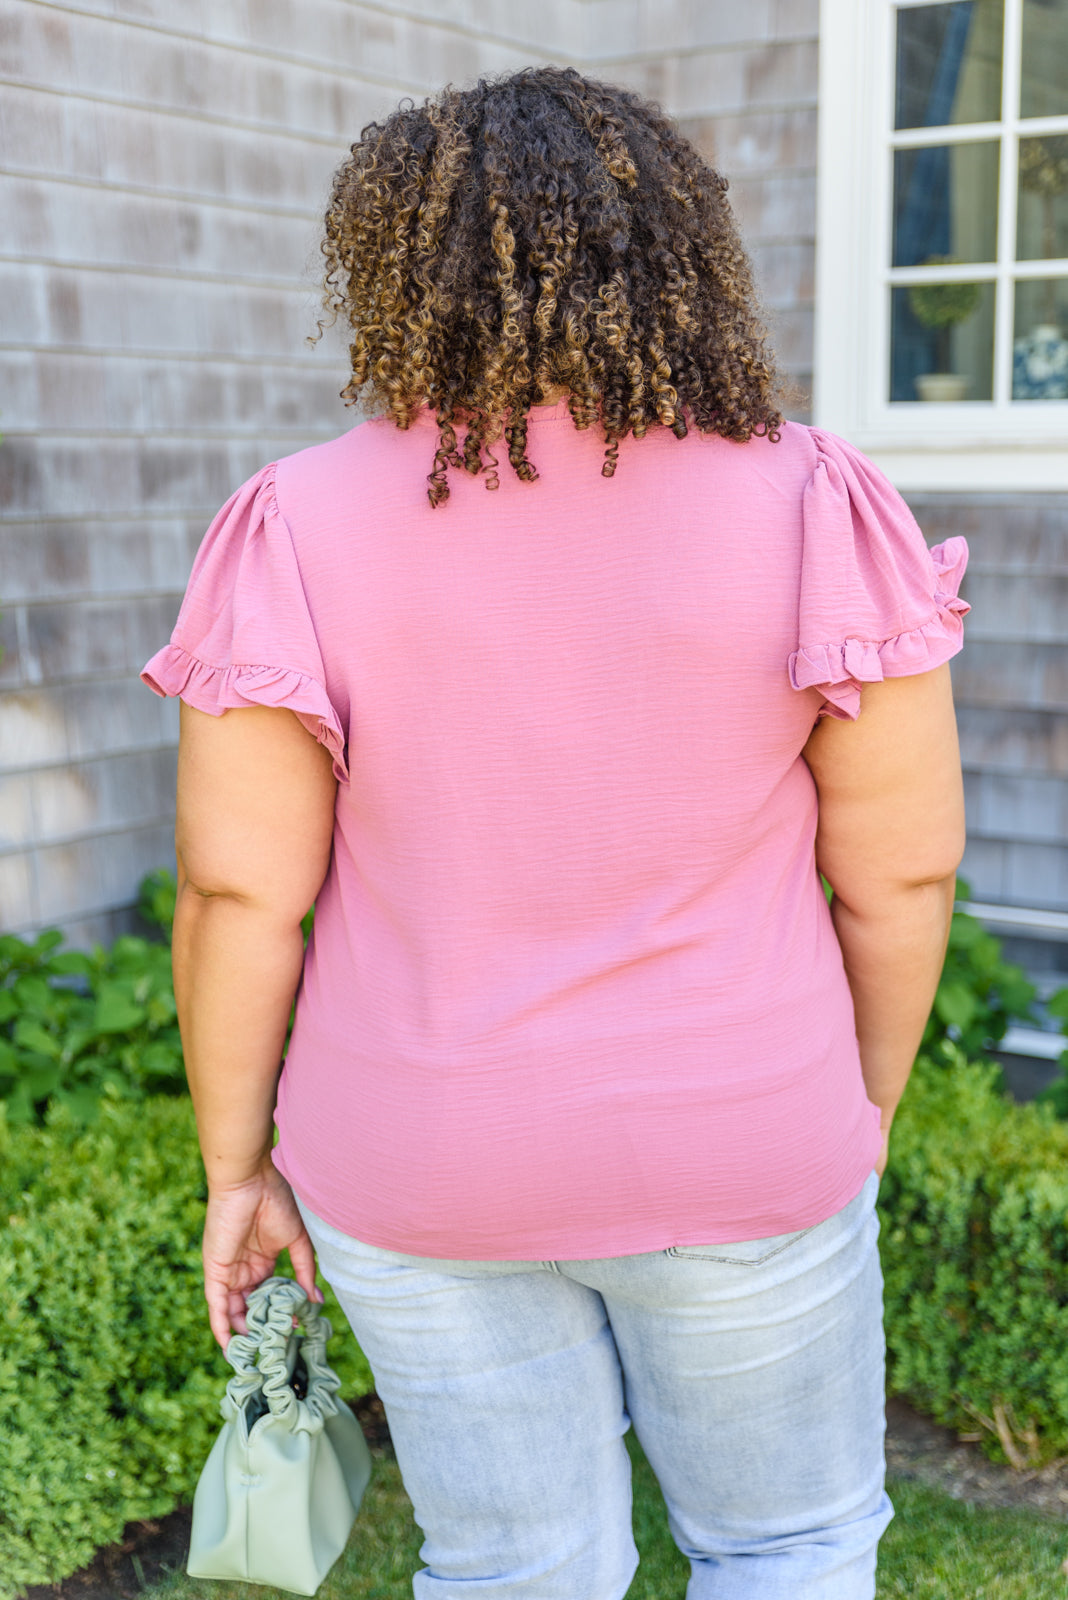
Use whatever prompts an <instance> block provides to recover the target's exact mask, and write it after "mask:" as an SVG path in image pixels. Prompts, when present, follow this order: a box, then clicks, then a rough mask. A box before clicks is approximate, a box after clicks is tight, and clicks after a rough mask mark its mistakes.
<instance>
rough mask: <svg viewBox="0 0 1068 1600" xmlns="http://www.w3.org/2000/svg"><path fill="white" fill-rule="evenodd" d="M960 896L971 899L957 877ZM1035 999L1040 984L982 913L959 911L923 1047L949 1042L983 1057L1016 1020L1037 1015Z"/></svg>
mask: <svg viewBox="0 0 1068 1600" xmlns="http://www.w3.org/2000/svg"><path fill="white" fill-rule="evenodd" d="M957 898H958V899H960V900H965V901H966V900H968V899H970V898H971V888H970V886H969V884H967V883H966V882H965V881H964V879H963V878H958V880H957ZM1034 1000H1035V986H1034V984H1033V983H1031V982H1030V981H1029V979H1028V978H1027V975H1026V973H1025V972H1024V970H1023V968H1022V967H1018V966H1015V965H1014V964H1013V963H1012V962H1011V961H1006V960H1005V958H1004V956H1003V955H1002V950H1001V941H1000V940H999V939H997V938H996V937H995V936H994V935H993V934H992V933H988V932H987V931H986V929H985V928H984V927H983V924H982V923H981V922H980V921H979V919H978V918H977V917H973V916H971V915H970V914H969V913H968V912H964V911H955V912H954V913H953V920H952V923H951V925H950V932H949V946H948V948H947V950H946V959H945V963H944V965H943V968H942V976H941V978H940V979H939V983H938V990H937V992H936V994H935V1000H934V1005H933V1006H932V1008H931V1015H930V1017H929V1018H928V1021H927V1026H926V1028H925V1029H924V1034H923V1043H922V1045H921V1049H922V1050H925V1051H926V1052H928V1054H930V1053H931V1052H932V1050H933V1048H934V1046H935V1045H936V1044H937V1043H938V1042H939V1041H941V1040H946V1041H948V1042H949V1043H951V1044H955V1045H958V1046H959V1048H960V1050H961V1052H962V1053H963V1054H964V1055H965V1056H967V1057H968V1059H969V1060H970V1061H976V1060H981V1059H983V1058H984V1057H985V1056H986V1055H987V1053H988V1052H989V1051H990V1050H992V1049H993V1048H994V1047H995V1046H996V1045H997V1044H998V1042H999V1040H1001V1039H1003V1038H1004V1037H1005V1033H1006V1031H1007V1029H1008V1027H1009V1025H1010V1023H1012V1022H1013V1021H1029V1020H1031V1019H1032V1018H1033V1016H1034Z"/></svg>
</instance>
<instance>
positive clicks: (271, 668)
mask: <svg viewBox="0 0 1068 1600" xmlns="http://www.w3.org/2000/svg"><path fill="white" fill-rule="evenodd" d="M141 678H142V681H143V682H145V683H147V685H148V687H149V688H150V689H153V690H155V692H156V694H159V695H179V696H181V698H182V699H183V700H185V701H186V702H187V704H189V705H191V706H194V707H195V708H196V709H197V710H198V711H206V712H207V713H208V714H209V716H213V717H218V716H221V715H222V713H223V712H224V711H228V710H230V709H231V708H233V707H238V706H284V707H286V708H287V709H288V710H290V711H293V712H295V713H296V715H297V716H298V717H299V719H300V721H301V722H302V723H303V725H304V727H305V728H307V730H308V732H309V733H310V734H312V735H313V737H314V738H316V739H317V740H318V741H319V743H320V744H322V745H325V747H326V749H327V750H329V752H330V755H331V757H332V758H333V763H334V774H335V776H336V777H337V778H338V779H339V780H341V781H346V780H347V779H348V768H347V765H346V761H345V735H344V733H343V731H342V726H341V719H340V718H339V716H338V714H337V711H336V709H335V708H334V706H333V705H332V703H331V701H330V697H329V695H328V694H327V692H326V674H325V672H324V670H323V659H322V655H321V653H320V648H319V641H318V639H317V638H316V634H315V627H314V625H313V622H312V618H311V613H310V611H309V608H308V599H307V596H306V594H305V591H304V586H303V583H302V581H301V575H300V567H299V565H298V562H297V556H296V552H295V550H294V548H293V540H292V537H291V535H290V531H289V528H288V527H287V525H286V523H285V520H284V519H283V517H282V514H281V512H280V511H279V509H278V501H277V497H276V493H275V481H274V466H273V465H272V466H269V467H265V468H264V469H263V470H262V471H261V472H258V473H257V474H256V476H255V477H253V478H250V479H249V481H248V482H247V483H246V484H244V485H243V486H242V488H240V489H239V490H238V491H237V493H236V494H235V495H233V496H232V498H231V499H230V500H228V501H227V503H226V505H225V506H224V507H223V508H222V510H221V511H220V512H219V515H218V516H217V517H216V518H215V520H214V522H213V523H212V524H211V527H210V528H209V529H208V531H207V533H206V534H205V536H204V539H203V541H202V543H201V546H200V549H199V550H198V552H197V556H196V560H195V561H194V563H193V571H192V573H191V575H190V578H189V585H188V587H187V589H186V592H185V598H184V599H183V601H182V606H181V610H180V611H179V613H178V621H177V622H176V623H175V626H174V632H173V633H172V634H171V642H170V644H168V645H165V646H164V648H163V649H162V650H160V651H158V652H157V654H156V655H154V656H153V657H152V659H151V661H149V662H148V663H147V664H146V665H145V667H144V669H143V670H142V672H141Z"/></svg>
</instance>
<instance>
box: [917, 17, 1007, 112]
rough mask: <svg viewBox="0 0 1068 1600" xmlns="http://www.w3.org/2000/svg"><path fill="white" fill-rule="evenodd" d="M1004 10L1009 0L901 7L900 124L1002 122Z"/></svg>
mask: <svg viewBox="0 0 1068 1600" xmlns="http://www.w3.org/2000/svg"><path fill="white" fill-rule="evenodd" d="M1003 10H1004V7H1003V0H953V3H952V4H948V5H934V6H909V7H903V8H900V9H899V10H898V13H897V75H896V90H895V102H896V103H895V107H894V127H895V128H937V127H946V126H947V125H953V124H955V123H960V122H996V121H997V120H998V118H999V117H1000V116H1001V35H1002V18H1003Z"/></svg>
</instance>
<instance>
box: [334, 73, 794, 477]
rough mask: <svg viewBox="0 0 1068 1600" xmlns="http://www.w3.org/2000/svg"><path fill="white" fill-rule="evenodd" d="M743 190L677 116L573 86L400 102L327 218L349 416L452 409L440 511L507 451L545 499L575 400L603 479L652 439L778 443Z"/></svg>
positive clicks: (521, 86)
mask: <svg viewBox="0 0 1068 1600" xmlns="http://www.w3.org/2000/svg"><path fill="white" fill-rule="evenodd" d="M727 186H728V185H727V180H726V178H724V177H722V176H721V175H720V174H719V173H717V172H715V171H713V170H712V168H711V167H709V166H708V165H707V163H706V162H705V161H704V160H703V159H702V158H701V156H700V155H699V154H698V152H697V151H696V150H695V149H694V148H693V146H692V145H691V144H689V143H688V142H687V140H686V139H684V138H683V137H682V135H681V134H680V133H679V131H678V129H677V128H676V127H675V125H674V123H673V122H672V121H671V120H670V119H669V118H668V117H667V116H666V115H665V114H664V113H663V112H662V111H661V110H660V109H659V107H657V106H655V105H652V104H650V103H649V102H647V101H644V100H642V99H641V98H640V97H639V96H638V95H636V94H633V93H631V92H630V91H629V90H626V89H621V88H617V87H615V86H613V85H611V84H605V83H600V82H597V81H595V80H592V79H589V78H585V77H583V76H582V75H580V74H579V73H578V72H576V71H574V70H573V69H572V68H569V67H536V68H534V67H530V68H525V69H524V70H522V71H520V72H516V73H513V74H511V75H509V76H507V77H499V78H482V79H480V80H479V81H478V83H477V84H476V85H475V87H474V88H472V89H461V90H458V89H453V88H451V87H449V88H446V89H444V90H443V91H442V92H441V93H440V94H438V95H436V96H433V97H431V98H429V99H428V100H426V101H425V102H424V103H423V104H422V105H420V106H416V105H414V104H413V103H412V102H411V101H410V100H409V101H402V103H401V105H400V106H399V107H398V109H397V110H396V111H395V112H393V114H392V115H391V116H389V117H387V118H386V120H385V121H384V122H380V123H379V122H372V123H369V124H368V126H367V127H366V128H364V130H363V132H362V133H361V135H360V138H359V141H358V142H357V143H356V144H354V145H353V146H352V148H351V152H350V155H349V157H348V158H347V159H346V160H345V161H344V162H343V163H342V165H341V166H340V167H339V169H338V171H337V173H336V175H335V178H334V185H333V191H332V194H331V198H330V204H329V208H328V210H327V214H326V236H325V239H324V241H323V246H322V249H323V254H324V255H325V257H326V263H327V266H326V276H325V293H324V305H325V306H326V308H327V311H328V312H329V313H330V316H331V318H336V317H338V316H340V317H343V318H344V319H346V320H347V321H348V323H349V324H350V325H351V329H352V334H353V337H352V343H351V345H350V358H351V363H352V373H351V376H350V378H349V381H348V383H347V384H346V385H345V387H344V389H342V391H341V395H342V398H343V399H344V400H345V401H346V402H347V403H349V404H353V403H355V402H357V401H358V400H360V399H361V398H362V399H363V402H364V406H365V409H367V410H368V411H369V412H372V413H374V414H379V415H382V414H384V415H387V416H389V417H391V418H392V420H393V421H394V422H395V423H396V424H397V426H398V427H400V428H407V427H408V426H410V424H411V422H412V420H413V418H414V416H415V415H416V413H417V411H418V410H419V409H420V408H421V407H422V406H423V405H429V406H430V407H432V408H433V412H434V415H435V417H436V420H437V426H438V429H439V435H440V437H439V442H438V448H437V450H436V452H435V455H434V462H433V468H432V470H431V472H430V473H429V475H428V479H427V481H428V484H429V490H428V493H429V498H430V503H431V505H432V506H438V505H441V504H442V503H443V502H444V501H445V500H447V499H448V495H449V485H448V468H449V467H450V466H454V467H464V468H466V470H467V471H468V472H471V473H479V472H482V471H484V470H485V471H486V473H487V478H486V487H487V488H488V489H495V488H497V487H498V478H497V472H496V467H497V461H496V458H495V456H494V455H493V453H492V450H491V448H490V447H491V446H492V444H493V443H494V441H495V440H496V439H499V438H500V437H501V435H502V433H503V435H504V438H505V440H506V442H507V446H508V459H509V461H510V462H511V464H512V466H513V467H514V469H515V471H516V473H517V474H518V476H519V477H520V478H521V479H523V480H524V481H527V482H529V481H531V480H533V479H535V478H536V477H537V476H538V474H537V472H536V471H535V468H534V465H533V463H532V462H531V461H530V460H529V459H528V457H527V413H528V411H529V409H530V407H531V406H532V405H537V404H539V403H542V402H544V400H545V398H546V397H547V396H550V395H554V394H556V393H558V392H560V391H564V392H566V393H567V395H568V408H569V410H570V413H571V417H572V419H573V421H574V424H575V426H576V428H588V427H589V426H590V425H591V423H594V422H597V423H599V425H600V427H601V428H602V429H603V431H604V437H605V441H606V450H605V459H604V464H603V466H602V469H601V470H602V472H603V474H604V476H605V477H611V476H612V474H613V473H614V471H615V468H616V462H617V458H618V455H619V442H620V440H621V439H623V438H625V437H626V436H627V434H633V435H634V437H635V438H636V439H638V438H641V437H642V435H643V434H645V433H646V432H647V430H648V428H649V426H650V424H657V425H658V426H661V427H665V428H670V429H671V430H672V432H673V433H674V434H675V435H676V436H677V437H678V438H680V439H682V438H685V436H686V432H687V418H689V420H690V421H691V422H692V423H693V424H694V425H695V426H696V427H697V428H698V429H699V431H700V432H701V433H719V434H722V435H723V436H724V437H725V438H728V439H737V440H746V439H748V438H750V437H751V435H753V434H754V433H756V434H761V433H764V434H766V435H767V436H768V438H769V439H771V440H777V439H778V438H779V433H778V429H779V427H780V426H781V424H782V420H783V418H782V414H781V412H780V411H779V410H778V409H776V405H775V399H776V389H777V377H776V374H775V371H774V364H773V358H772V357H771V355H770V352H769V351H768V350H767V348H766V330H765V328H764V326H763V324H762V323H761V321H760V319H759V315H758V311H757V303H756V296H755V293H754V288H753V278H752V270H751V267H750V262H749V258H748V256H747V254H746V252H745V250H744V248H743V246H742V243H741V240H740V238H739V236H738V231H737V229H736V227H735V223H734V218H733V216H732V213H731V209H730V206H729V204H728V202H727V200H726V198H725V196H726V190H727ZM320 331H321V327H320ZM364 390H366V391H367V392H366V393H365V394H363V395H361V391H364ZM458 424H459V425H461V426H462V427H463V428H464V437H463V440H462V443H458V442H457V434H456V428H457V425H458Z"/></svg>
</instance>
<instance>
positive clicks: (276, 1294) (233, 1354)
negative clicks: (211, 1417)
mask: <svg viewBox="0 0 1068 1600" xmlns="http://www.w3.org/2000/svg"><path fill="white" fill-rule="evenodd" d="M247 1307H248V1309H247V1312H246V1320H247V1322H248V1329H249V1331H248V1333H235V1334H234V1335H233V1336H232V1337H231V1339H230V1341H229V1343H228V1344H227V1346H226V1359H227V1361H229V1363H230V1365H231V1366H232V1367H233V1369H234V1376H233V1377H232V1378H231V1379H230V1381H229V1383H228V1384H227V1385H226V1394H225V1395H224V1396H223V1399H222V1402H221V1410H222V1414H223V1416H224V1417H225V1418H226V1420H227V1421H228V1422H229V1421H231V1420H234V1419H235V1418H236V1417H237V1415H238V1414H239V1413H242V1412H244V1411H245V1408H246V1406H247V1405H248V1402H249V1401H250V1400H253V1399H256V1398H260V1399H261V1400H262V1403H263V1404H264V1406H265V1407H266V1409H267V1410H268V1411H269V1412H270V1414H271V1416H272V1417H274V1418H275V1419H276V1420H277V1421H279V1422H283V1423H285V1424H286V1426H287V1427H288V1428H289V1431H290V1432H291V1433H296V1432H298V1431H300V1432H305V1433H317V1432H318V1431H319V1429H320V1428H321V1427H322V1426H323V1422H324V1421H325V1419H326V1418H327V1417H330V1416H333V1415H334V1414H335V1412H337V1411H338V1409H339V1405H338V1401H337V1400H336V1398H335V1396H336V1394H337V1391H338V1389H340V1387H341V1379H340V1378H339V1377H338V1375H337V1373H336V1372H334V1371H333V1369H332V1368H331V1367H330V1366H329V1365H328V1364H327V1360H326V1343H327V1340H328V1339H329V1338H330V1335H331V1333H332V1332H333V1329H332V1328H331V1326H330V1323H329V1321H328V1320H327V1318H326V1317H324V1316H323V1315H322V1313H321V1312H320V1310H319V1306H318V1303H317V1302H316V1301H314V1300H310V1299H309V1298H308V1296H307V1295H306V1294H305V1292H304V1290H303V1289H302V1288H301V1287H300V1284H299V1283H294V1282H293V1280H292V1278H268V1279H267V1280H266V1281H265V1282H264V1283H261V1284H260V1285H259V1286H258V1287H257V1288H255V1289H253V1291H252V1293H251V1294H250V1295H249V1297H248V1302H247ZM294 1317H295V1318H297V1320H298V1321H299V1322H300V1323H301V1324H302V1326H303V1330H304V1331H303V1333H302V1334H298V1333H297V1332H296V1330H295V1328H294V1326H293V1319H294ZM298 1355H299V1357H300V1359H301V1360H302V1361H303V1363H304V1368H305V1371H306V1373H307V1378H308V1386H307V1391H306V1393H305V1394H304V1395H303V1396H298V1395H297V1393H296V1391H295V1390H294V1388H293V1384H292V1377H293V1370H294V1367H295V1365H296V1361H297V1357H298Z"/></svg>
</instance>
